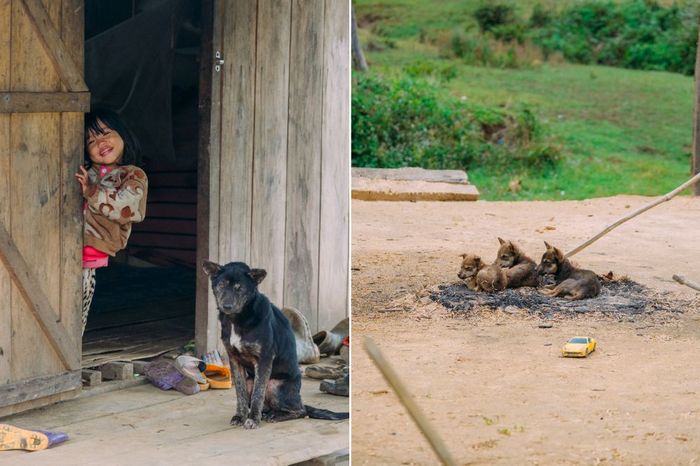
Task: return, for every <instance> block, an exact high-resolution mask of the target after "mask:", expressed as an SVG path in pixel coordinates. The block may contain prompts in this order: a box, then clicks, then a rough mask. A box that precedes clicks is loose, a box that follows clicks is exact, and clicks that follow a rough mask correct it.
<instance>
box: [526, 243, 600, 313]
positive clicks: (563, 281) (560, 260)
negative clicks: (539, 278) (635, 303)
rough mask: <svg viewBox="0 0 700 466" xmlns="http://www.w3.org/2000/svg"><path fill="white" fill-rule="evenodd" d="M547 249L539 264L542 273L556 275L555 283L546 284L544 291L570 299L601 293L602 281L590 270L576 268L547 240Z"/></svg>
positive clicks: (590, 296) (592, 296) (593, 296)
mask: <svg viewBox="0 0 700 466" xmlns="http://www.w3.org/2000/svg"><path fill="white" fill-rule="evenodd" d="M544 245H545V246H546V247H547V250H546V251H545V253H544V254H543V255H542V262H540V265H538V266H537V271H538V273H539V274H540V275H547V274H551V275H554V284H553V285H548V286H546V287H545V288H544V289H543V290H542V293H543V294H545V295H547V296H558V297H561V298H566V299H570V300H572V301H575V300H578V299H586V298H595V297H596V296H598V294H599V293H600V282H599V281H598V277H597V276H596V274H595V273H594V272H592V271H590V270H584V269H579V268H576V267H575V266H574V265H573V264H572V263H571V262H570V261H569V259H567V258H565V257H564V254H563V253H562V252H561V251H560V250H559V249H557V248H555V247H553V246H551V245H550V244H549V243H547V242H546V241H545V242H544Z"/></svg>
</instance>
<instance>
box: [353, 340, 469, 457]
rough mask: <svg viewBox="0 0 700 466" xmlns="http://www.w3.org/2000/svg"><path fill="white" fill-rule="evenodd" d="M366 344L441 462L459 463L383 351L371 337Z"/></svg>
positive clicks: (365, 341) (373, 359)
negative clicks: (385, 357)
mask: <svg viewBox="0 0 700 466" xmlns="http://www.w3.org/2000/svg"><path fill="white" fill-rule="evenodd" d="M364 344H365V351H367V354H369V357H370V359H371V360H372V362H374V364H375V365H376V366H377V368H378V369H379V371H380V372H381V373H382V375H383V376H384V379H385V380H386V381H387V383H388V384H389V386H390V387H391V388H392V389H393V390H394V391H395V392H396V395H397V396H398V397H399V401H401V403H402V404H403V405H404V407H405V408H406V410H407V411H408V414H410V415H411V418H412V419H413V421H414V422H415V423H416V425H417V426H418V429H420V431H421V433H422V434H423V436H424V437H425V438H426V439H427V440H428V443H430V446H431V447H432V449H433V451H434V452H435V454H436V455H437V456H438V458H440V461H442V462H443V463H444V464H446V465H448V466H453V465H456V464H457V463H455V460H454V459H453V458H452V455H451V454H450V452H449V450H448V449H447V446H446V445H445V444H444V442H443V441H442V438H441V437H440V435H438V433H437V431H436V430H435V429H433V427H432V426H431V425H430V422H429V421H428V418H427V417H426V416H425V414H423V411H421V409H420V408H419V407H418V405H417V404H416V402H415V401H413V398H411V395H410V394H409V393H408V390H407V389H406V386H405V385H404V384H403V382H401V380H400V379H399V376H398V374H397V373H396V372H395V371H394V369H393V368H392V367H391V365H390V364H389V362H388V361H387V360H386V359H384V356H383V355H382V353H381V351H379V348H378V347H377V345H376V344H375V343H374V341H373V340H372V339H371V338H369V337H365V338H364Z"/></svg>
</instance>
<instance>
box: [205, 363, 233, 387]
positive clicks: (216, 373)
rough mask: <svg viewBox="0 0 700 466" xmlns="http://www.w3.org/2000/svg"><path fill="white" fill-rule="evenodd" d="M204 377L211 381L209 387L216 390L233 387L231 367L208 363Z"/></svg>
mask: <svg viewBox="0 0 700 466" xmlns="http://www.w3.org/2000/svg"><path fill="white" fill-rule="evenodd" d="M204 377H206V379H207V382H208V383H209V388H212V389H214V390H227V389H229V388H231V387H233V381H232V379H231V369H229V368H228V367H224V366H218V365H216V364H207V367H206V369H205V370H204Z"/></svg>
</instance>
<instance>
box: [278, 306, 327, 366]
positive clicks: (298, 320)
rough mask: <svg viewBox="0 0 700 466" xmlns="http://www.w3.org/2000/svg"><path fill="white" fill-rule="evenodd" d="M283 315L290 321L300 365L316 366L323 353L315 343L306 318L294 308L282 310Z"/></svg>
mask: <svg viewBox="0 0 700 466" xmlns="http://www.w3.org/2000/svg"><path fill="white" fill-rule="evenodd" d="M282 314H284V315H285V316H286V317H287V319H289V323H290V324H291V326H292V332H294V340H295V341H296V345H297V358H298V359H299V364H314V363H317V362H318V361H320V360H321V352H320V351H319V349H318V346H316V344H315V343H314V340H313V337H312V335H311V329H310V328H309V322H308V321H307V320H306V317H304V314H302V313H301V312H299V311H298V310H297V309H295V308H293V307H284V308H282Z"/></svg>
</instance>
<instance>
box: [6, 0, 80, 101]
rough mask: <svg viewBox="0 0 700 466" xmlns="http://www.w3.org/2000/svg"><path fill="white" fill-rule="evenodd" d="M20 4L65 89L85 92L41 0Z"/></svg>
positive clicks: (78, 73) (71, 60)
mask: <svg viewBox="0 0 700 466" xmlns="http://www.w3.org/2000/svg"><path fill="white" fill-rule="evenodd" d="M20 3H21V4H22V5H23V6H24V11H25V12H26V13H27V16H28V17H29V20H30V21H31V22H32V24H33V25H34V28H35V29H36V31H37V33H38V35H39V39H40V40H41V43H42V44H43V45H44V50H46V53H47V54H48V56H49V58H50V59H51V61H52V62H53V64H54V66H55V67H56V72H57V73H58V75H59V76H60V78H61V81H63V83H64V84H65V86H66V88H67V89H68V90H69V91H74V92H83V91H87V90H88V87H87V84H85V80H84V79H83V75H82V73H81V72H80V68H78V66H77V65H76V64H75V62H74V61H73V58H72V57H71V54H70V52H69V51H68V49H67V47H66V45H65V44H64V43H63V41H62V40H61V35H60V34H59V33H58V31H57V30H56V28H55V27H54V25H53V22H52V21H51V18H50V17H49V14H48V13H47V12H46V9H45V8H44V6H43V5H42V3H41V0H22V1H21V2H20Z"/></svg>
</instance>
